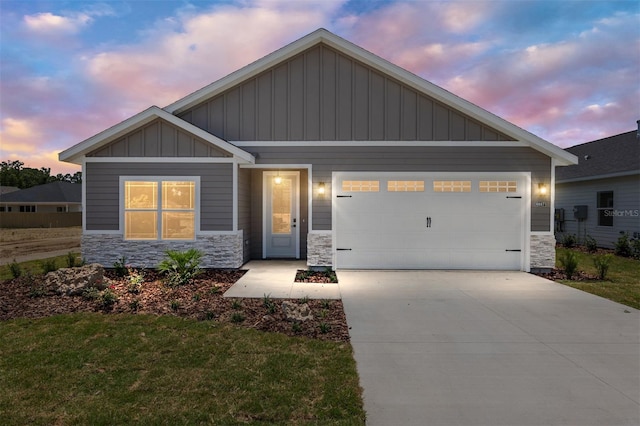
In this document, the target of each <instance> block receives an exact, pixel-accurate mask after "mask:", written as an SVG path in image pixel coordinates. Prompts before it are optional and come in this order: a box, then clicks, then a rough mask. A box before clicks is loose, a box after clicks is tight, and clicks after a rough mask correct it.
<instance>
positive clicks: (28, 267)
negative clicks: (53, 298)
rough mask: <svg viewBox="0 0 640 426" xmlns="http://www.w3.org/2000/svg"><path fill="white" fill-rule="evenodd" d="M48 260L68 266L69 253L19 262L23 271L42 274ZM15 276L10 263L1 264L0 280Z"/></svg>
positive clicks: (64, 266)
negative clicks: (43, 266)
mask: <svg viewBox="0 0 640 426" xmlns="http://www.w3.org/2000/svg"><path fill="white" fill-rule="evenodd" d="M74 253H75V254H76V256H79V253H76V252H74ZM46 262H55V264H56V266H57V267H58V268H66V267H67V255H66V254H64V255H62V256H55V257H48V258H46V259H38V260H30V261H28V262H21V263H19V265H20V268H21V269H22V273H23V274H24V273H26V272H30V273H31V274H32V275H41V274H42V273H43V270H42V265H43V264H44V263H46ZM11 278H13V276H12V275H11V270H10V269H9V265H2V266H0V281H2V280H10V279H11Z"/></svg>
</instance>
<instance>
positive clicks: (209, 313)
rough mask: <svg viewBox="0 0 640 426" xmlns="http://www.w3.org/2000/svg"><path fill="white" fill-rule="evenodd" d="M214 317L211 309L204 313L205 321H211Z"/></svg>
mask: <svg viewBox="0 0 640 426" xmlns="http://www.w3.org/2000/svg"><path fill="white" fill-rule="evenodd" d="M215 317H216V314H215V313H214V312H213V311H207V312H205V313H204V319H206V320H207V321H211V320H212V319H214V318H215Z"/></svg>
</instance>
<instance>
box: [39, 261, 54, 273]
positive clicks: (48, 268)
mask: <svg viewBox="0 0 640 426" xmlns="http://www.w3.org/2000/svg"><path fill="white" fill-rule="evenodd" d="M40 268H42V273H43V274H45V275H46V274H48V273H49V272H53V271H55V270H56V269H58V265H56V259H45V260H43V261H42V262H40Z"/></svg>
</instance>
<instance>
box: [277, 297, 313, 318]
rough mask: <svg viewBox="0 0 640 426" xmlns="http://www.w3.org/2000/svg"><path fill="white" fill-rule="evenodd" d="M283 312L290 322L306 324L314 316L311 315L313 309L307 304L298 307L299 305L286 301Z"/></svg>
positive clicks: (283, 303)
mask: <svg viewBox="0 0 640 426" xmlns="http://www.w3.org/2000/svg"><path fill="white" fill-rule="evenodd" d="M282 310H283V312H284V315H285V316H286V317H287V319H288V320H289V321H301V322H304V321H307V320H310V319H313V315H311V308H309V305H308V304H307V303H303V304H301V305H298V304H297V303H294V302H289V301H288V300H285V301H284V302H282Z"/></svg>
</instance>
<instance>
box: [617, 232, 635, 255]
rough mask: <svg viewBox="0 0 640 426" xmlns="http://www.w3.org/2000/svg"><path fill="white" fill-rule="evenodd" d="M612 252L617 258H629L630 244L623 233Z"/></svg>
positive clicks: (627, 237)
mask: <svg viewBox="0 0 640 426" xmlns="http://www.w3.org/2000/svg"><path fill="white" fill-rule="evenodd" d="M614 250H615V253H616V255H617V256H622V257H631V254H632V250H631V243H630V242H629V236H628V235H627V233H626V232H623V233H622V235H620V237H619V238H618V241H616V242H615V246H614Z"/></svg>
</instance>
